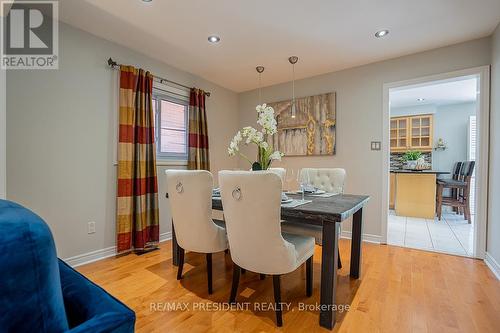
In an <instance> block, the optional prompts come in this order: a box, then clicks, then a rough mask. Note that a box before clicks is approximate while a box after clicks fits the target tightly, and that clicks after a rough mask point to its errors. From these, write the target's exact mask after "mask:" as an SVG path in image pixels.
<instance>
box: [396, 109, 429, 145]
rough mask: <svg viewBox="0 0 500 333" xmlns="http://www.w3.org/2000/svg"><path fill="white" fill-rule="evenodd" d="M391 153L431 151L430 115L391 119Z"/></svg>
mask: <svg viewBox="0 0 500 333" xmlns="http://www.w3.org/2000/svg"><path fill="white" fill-rule="evenodd" d="M390 131H391V133H390V134H391V135H390V143H391V152H405V151H407V150H420V151H423V152H427V151H432V142H433V140H432V132H433V129H432V115H431V114H425V115H418V116H405V117H391V126H390Z"/></svg>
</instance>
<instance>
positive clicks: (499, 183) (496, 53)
mask: <svg viewBox="0 0 500 333" xmlns="http://www.w3.org/2000/svg"><path fill="white" fill-rule="evenodd" d="M491 54H492V57H491V58H492V59H491V89H490V90H491V111H490V112H491V114H490V175H489V176H490V184H489V202H488V238H487V242H486V252H487V253H488V254H489V255H490V256H491V257H493V259H494V260H496V262H497V264H498V263H500V133H499V128H500V25H498V26H497V28H496V30H495V33H494V35H493V37H492V53H491ZM497 269H500V266H498V267H497Z"/></svg>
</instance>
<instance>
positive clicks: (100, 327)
mask: <svg viewBox="0 0 500 333" xmlns="http://www.w3.org/2000/svg"><path fill="white" fill-rule="evenodd" d="M0 274H1V275H0V333H3V332H16V333H22V332H47V333H48V332H50V333H57V332H72V333H73V332H74V333H77V332H78V333H80V332H82V333H83V332H85V333H87V332H89V333H90V332H92V333H97V332H116V333H125V332H134V324H135V313H134V312H133V311H132V310H130V309H129V308H128V307H127V306H126V305H124V304H123V303H121V302H120V301H119V300H117V299H116V298H114V297H113V296H111V295H110V294H108V293H107V292H106V291H104V290H103V289H102V288H100V287H99V286H97V285H95V284H94V283H92V282H91V281H89V280H88V279H87V278H85V277H84V276H83V275H81V274H80V273H78V272H76V271H75V270H73V269H72V268H71V267H69V266H68V265H67V264H66V263H64V262H63V261H62V260H60V259H58V258H57V256H56V250H55V246H54V240H53V238H52V234H51V232H50V229H49V228H48V226H47V224H46V223H45V222H44V221H43V220H42V219H41V218H40V217H38V216H37V215H36V214H34V213H33V212H31V211H30V210H28V209H26V208H24V207H22V206H21V205H18V204H16V203H13V202H10V201H5V200H0Z"/></svg>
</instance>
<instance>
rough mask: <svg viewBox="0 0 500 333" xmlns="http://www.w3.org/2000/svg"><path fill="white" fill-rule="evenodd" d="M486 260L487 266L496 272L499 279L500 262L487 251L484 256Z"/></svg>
mask: <svg viewBox="0 0 500 333" xmlns="http://www.w3.org/2000/svg"><path fill="white" fill-rule="evenodd" d="M484 262H485V264H486V266H488V268H489V269H490V270H491V271H492V272H493V274H495V276H496V277H497V279H498V280H500V264H498V262H497V261H496V260H495V258H493V257H492V256H491V254H489V253H488V252H486V254H485V256H484Z"/></svg>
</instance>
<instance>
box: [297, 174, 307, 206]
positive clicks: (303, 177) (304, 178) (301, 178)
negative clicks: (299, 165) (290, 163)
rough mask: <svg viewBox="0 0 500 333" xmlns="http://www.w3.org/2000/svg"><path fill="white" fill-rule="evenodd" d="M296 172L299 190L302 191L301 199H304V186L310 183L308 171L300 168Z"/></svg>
mask: <svg viewBox="0 0 500 333" xmlns="http://www.w3.org/2000/svg"><path fill="white" fill-rule="evenodd" d="M297 174H298V176H297V181H298V182H299V184H300V192H301V193H302V201H304V200H305V191H306V187H307V186H308V185H309V183H310V179H309V172H305V171H304V170H301V171H300V172H297Z"/></svg>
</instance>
